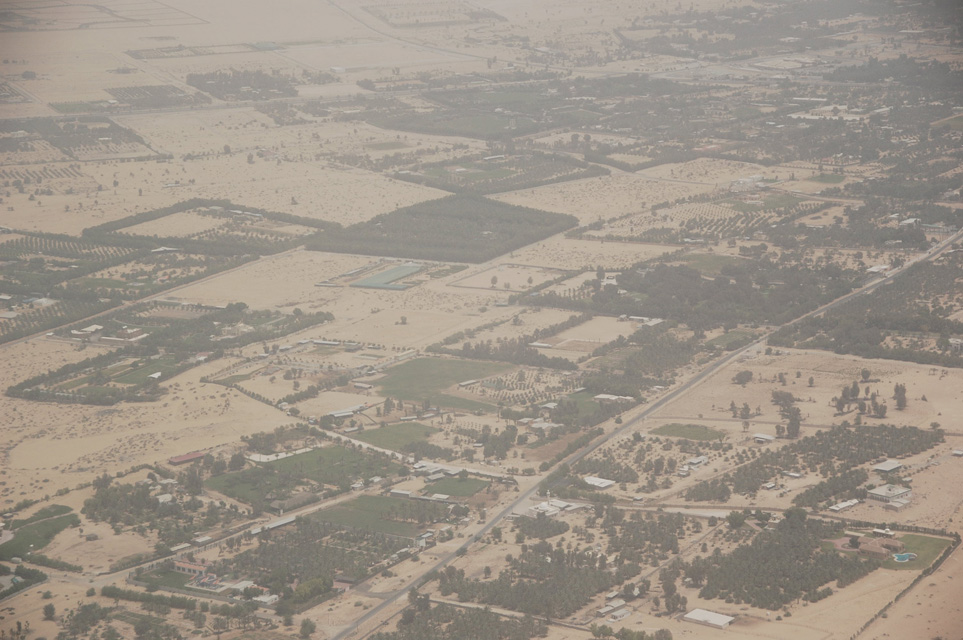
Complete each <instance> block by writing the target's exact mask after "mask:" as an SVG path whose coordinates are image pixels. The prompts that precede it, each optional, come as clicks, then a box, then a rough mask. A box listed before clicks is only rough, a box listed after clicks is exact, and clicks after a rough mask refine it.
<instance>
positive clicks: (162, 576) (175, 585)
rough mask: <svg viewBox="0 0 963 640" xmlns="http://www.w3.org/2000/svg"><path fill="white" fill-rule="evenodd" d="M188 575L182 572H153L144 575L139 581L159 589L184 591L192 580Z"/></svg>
mask: <svg viewBox="0 0 963 640" xmlns="http://www.w3.org/2000/svg"><path fill="white" fill-rule="evenodd" d="M192 577H193V576H190V575H188V574H186V573H181V572H180V571H173V570H171V571H164V570H159V571H151V572H150V573H145V574H142V575H141V576H140V577H139V578H138V580H141V581H142V582H146V583H148V584H152V585H155V586H158V587H169V588H172V589H183V588H184V585H186V584H187V582H188V581H189V580H190V579H191V578H192Z"/></svg>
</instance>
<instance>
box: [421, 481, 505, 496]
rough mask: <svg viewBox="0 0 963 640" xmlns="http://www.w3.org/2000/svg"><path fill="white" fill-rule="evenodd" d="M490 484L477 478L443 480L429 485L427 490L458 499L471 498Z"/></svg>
mask: <svg viewBox="0 0 963 640" xmlns="http://www.w3.org/2000/svg"><path fill="white" fill-rule="evenodd" d="M490 484H491V483H490V482H486V481H484V480H479V479H477V478H442V479H441V480H438V481H436V482H432V483H431V484H429V485H427V490H428V491H429V492H431V493H440V494H442V495H447V496H454V497H456V498H470V497H471V496H473V495H475V494H476V493H478V492H479V491H482V490H484V489H485V488H487V487H488V486H489V485H490Z"/></svg>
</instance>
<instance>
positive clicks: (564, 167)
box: [395, 153, 608, 194]
mask: <svg viewBox="0 0 963 640" xmlns="http://www.w3.org/2000/svg"><path fill="white" fill-rule="evenodd" d="M606 174H608V170H607V169H603V168H601V167H599V166H597V165H591V164H588V163H586V162H581V161H578V160H574V159H572V158H570V157H569V156H562V155H556V154H542V153H534V154H533V153H530V154H525V155H509V156H505V155H496V156H481V155H477V156H470V157H467V158H460V159H458V160H457V161H452V162H441V163H435V164H430V165H425V166H422V167H417V168H415V169H414V170H410V171H402V172H398V173H396V174H395V177H396V178H398V179H401V180H407V181H410V182H417V183H420V184H424V185H427V186H430V187H436V188H438V189H445V190H446V191H452V192H454V193H477V194H488V193H501V192H505V191H515V190H517V189H524V188H530V187H537V186H540V185H544V184H551V183H556V182H563V181H565V180H578V179H581V178H590V177H593V176H600V175H606Z"/></svg>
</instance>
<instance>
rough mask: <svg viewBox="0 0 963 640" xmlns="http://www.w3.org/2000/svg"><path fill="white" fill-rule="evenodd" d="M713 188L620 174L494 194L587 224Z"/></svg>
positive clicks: (508, 201)
mask: <svg viewBox="0 0 963 640" xmlns="http://www.w3.org/2000/svg"><path fill="white" fill-rule="evenodd" d="M713 188H714V187H713V185H711V184H689V183H681V182H661V181H657V180H651V179H648V178H645V177H642V176H639V175H634V174H627V173H619V174H613V175H610V176H600V177H598V178H586V179H584V180H573V181H571V182H563V183H561V184H554V185H549V186H547V187H536V188H534V189H523V190H522V191H513V192H511V193H505V194H501V195H498V196H495V199H497V200H501V201H502V202H507V203H509V204H515V205H521V206H524V207H533V208H536V209H544V210H546V211H554V212H556V213H568V214H571V215H573V216H575V217H576V218H578V219H579V223H580V224H583V225H584V224H590V223H592V222H596V221H598V220H611V219H612V218H618V217H620V216H624V215H626V214H629V213H636V212H641V211H645V210H647V209H649V208H651V207H652V205H654V204H658V203H660V202H671V201H675V200H678V199H679V198H684V197H686V196H691V195H695V194H697V193H706V192H707V191H711V190H712V189H713Z"/></svg>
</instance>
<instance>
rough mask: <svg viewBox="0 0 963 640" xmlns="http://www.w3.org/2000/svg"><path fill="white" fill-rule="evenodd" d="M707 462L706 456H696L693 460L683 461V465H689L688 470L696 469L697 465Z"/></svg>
mask: <svg viewBox="0 0 963 640" xmlns="http://www.w3.org/2000/svg"><path fill="white" fill-rule="evenodd" d="M707 462H709V458H707V457H706V456H697V457H695V458H689V459H688V460H686V461H685V463H686V464H687V465H689V467H690V468H691V467H698V466H699V465H703V464H705V463H707Z"/></svg>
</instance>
